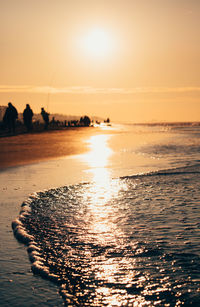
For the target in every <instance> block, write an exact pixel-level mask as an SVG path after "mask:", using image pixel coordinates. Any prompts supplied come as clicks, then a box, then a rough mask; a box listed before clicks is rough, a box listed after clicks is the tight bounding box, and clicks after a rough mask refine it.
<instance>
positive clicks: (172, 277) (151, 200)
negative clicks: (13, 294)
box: [12, 123, 200, 306]
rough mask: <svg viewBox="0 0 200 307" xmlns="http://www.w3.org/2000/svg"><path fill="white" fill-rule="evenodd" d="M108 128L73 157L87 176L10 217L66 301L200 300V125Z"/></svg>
mask: <svg viewBox="0 0 200 307" xmlns="http://www.w3.org/2000/svg"><path fill="white" fill-rule="evenodd" d="M101 129H102V130H101V133H99V134H97V135H95V136H92V137H91V138H90V139H88V140H87V145H88V152H87V153H85V154H83V155H79V156H76V157H74V159H76V161H79V165H81V167H80V169H81V171H82V172H83V173H85V174H86V175H88V176H89V177H88V178H89V180H86V181H85V182H83V181H81V180H80V182H79V180H78V179H77V182H76V183H73V184H68V185H66V184H63V186H59V187H55V188H51V189H49V190H43V191H40V192H37V193H35V194H33V195H31V196H30V197H29V198H28V199H27V200H25V201H24V202H23V203H22V206H21V208H20V213H19V216H18V217H16V219H15V220H14V221H13V223H12V227H13V232H14V235H15V237H16V238H17V239H18V240H19V241H21V242H23V243H24V244H25V245H26V246H27V250H28V256H29V259H30V268H31V270H32V274H34V275H36V276H39V278H44V279H47V280H50V281H51V282H52V283H54V284H56V285H57V287H58V290H59V294H58V297H59V299H60V297H61V298H62V301H63V305H65V306H182V305H185V306H200V125H199V124H187V123H185V124H180V123H175V124H167V123H165V124H143V125H133V124H125V125H112V126H102V128H101ZM67 175H69V174H67V171H66V176H67ZM80 177H81V175H80ZM45 306H46V305H45ZM49 306H51V304H50V303H49Z"/></svg>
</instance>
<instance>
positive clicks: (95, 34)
mask: <svg viewBox="0 0 200 307" xmlns="http://www.w3.org/2000/svg"><path fill="white" fill-rule="evenodd" d="M82 47H83V51H84V52H85V53H86V54H88V55H89V56H93V57H105V56H108V55H109V54H110V53H111V49H112V39H111V35H109V33H108V32H107V31H106V30H104V29H101V28H95V29H92V30H90V31H88V32H87V33H86V34H85V35H84V37H83V40H82Z"/></svg>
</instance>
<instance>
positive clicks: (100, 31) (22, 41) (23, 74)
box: [0, 0, 200, 122]
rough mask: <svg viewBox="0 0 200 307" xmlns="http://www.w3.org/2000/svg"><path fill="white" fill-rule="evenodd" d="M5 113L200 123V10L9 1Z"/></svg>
mask: <svg viewBox="0 0 200 307" xmlns="http://www.w3.org/2000/svg"><path fill="white" fill-rule="evenodd" d="M0 63H1V66H0V67H1V70H0V105H7V103H8V101H12V102H13V104H14V105H15V106H16V107H17V109H18V111H19V112H21V111H23V109H24V107H25V104H26V103H29V104H30V105H31V107H32V109H33V111H34V112H35V113H38V112H40V108H41V107H45V109H47V108H48V111H49V112H50V113H63V114H68V115H84V114H87V115H97V116H100V117H108V116H109V117H110V118H111V120H112V121H126V122H147V121H154V120H155V121H199V120H200V1H199V0H137V1H136V0H90V1H89V0H57V1H55V0H0Z"/></svg>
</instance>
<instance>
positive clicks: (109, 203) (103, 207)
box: [83, 135, 133, 306]
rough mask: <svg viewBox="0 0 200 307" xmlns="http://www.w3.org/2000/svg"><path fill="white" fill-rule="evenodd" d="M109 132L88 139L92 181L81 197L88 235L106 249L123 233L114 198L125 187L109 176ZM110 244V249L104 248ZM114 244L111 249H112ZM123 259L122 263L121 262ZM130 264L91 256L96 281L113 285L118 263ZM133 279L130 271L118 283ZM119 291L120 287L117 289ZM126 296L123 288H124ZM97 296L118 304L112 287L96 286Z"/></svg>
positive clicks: (118, 275) (118, 241)
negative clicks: (85, 209)
mask: <svg viewBox="0 0 200 307" xmlns="http://www.w3.org/2000/svg"><path fill="white" fill-rule="evenodd" d="M109 137H110V136H109V135H97V136H93V137H92V138H90V140H89V141H88V145H89V148H90V151H89V153H87V154H86V155H84V161H85V162H86V163H87V164H88V167H89V171H90V172H91V173H92V175H93V184H92V185H90V187H89V188H88V189H87V190H86V191H85V193H84V195H83V198H84V201H85V203H87V207H88V215H89V225H88V227H89V229H88V232H89V236H90V238H94V240H95V244H97V245H98V246H101V247H102V248H105V251H106V250H108V249H110V248H111V250H115V249H116V248H118V247H120V248H121V246H122V245H123V240H124V233H123V230H122V229H120V227H119V226H118V224H117V222H116V221H117V219H119V218H120V214H119V212H118V208H117V207H116V206H114V202H113V199H116V198H117V197H118V195H119V194H120V190H121V189H122V190H124V189H126V186H125V184H124V183H123V184H122V182H121V181H120V180H118V179H112V178H111V172H110V169H109V163H110V161H109V159H110V157H111V155H112V150H111V149H110V148H109V146H108V140H109ZM107 247H109V248H107ZM112 247H113V248H112ZM124 262H125V263H124ZM122 263H123V266H126V267H127V268H128V267H129V266H130V263H129V261H128V259H125V258H123V257H122V258H121V257H116V258H115V257H114V256H112V255H110V256H109V257H108V255H107V254H106V252H105V254H104V255H101V256H99V257H98V256H97V257H96V258H95V259H94V258H93V263H92V266H93V268H94V271H95V278H96V280H104V281H106V283H113V284H115V283H116V282H117V280H120V279H121V278H122V274H121V265H122ZM132 278H133V272H131V271H130V274H128V272H127V274H126V276H125V277H124V280H123V281H122V280H121V282H122V283H124V284H129V283H130V282H131V280H132ZM120 291H122V290H120ZM123 292H124V293H123V294H124V295H125V293H126V291H125V290H123ZM96 295H97V297H98V296H103V297H104V303H105V304H107V305H109V306H121V293H118V292H117V291H115V290H114V289H112V287H106V286H102V287H98V288H97V289H96Z"/></svg>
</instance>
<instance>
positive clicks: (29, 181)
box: [0, 127, 109, 307]
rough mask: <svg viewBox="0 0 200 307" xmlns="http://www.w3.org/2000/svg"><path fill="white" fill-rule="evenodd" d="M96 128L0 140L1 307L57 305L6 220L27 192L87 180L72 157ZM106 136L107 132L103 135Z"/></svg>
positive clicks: (55, 293)
mask: <svg viewBox="0 0 200 307" xmlns="http://www.w3.org/2000/svg"><path fill="white" fill-rule="evenodd" d="M99 133H102V130H101V129H99V128H90V127H89V128H74V129H66V130H63V131H60V130H59V131H49V132H43V133H35V134H22V135H17V136H11V137H3V138H1V139H0V148H1V150H0V170H1V171H0V210H1V211H0V212H1V214H0V263H1V265H0V293H1V306H3V307H8V306H13V307H14V306H20V307H25V306H38V305H42V306H63V301H62V299H61V297H60V296H59V294H58V287H57V286H56V285H54V284H53V283H51V282H49V281H47V280H43V279H41V278H40V277H38V276H35V275H33V273H32V271H31V269H30V262H29V259H28V255H27V252H26V247H25V246H24V245H23V244H21V243H19V242H18V241H17V240H16V239H15V237H14V236H13V231H12V228H11V223H12V221H13V220H14V219H15V218H16V217H17V216H18V215H19V211H20V207H21V204H22V202H23V201H24V200H26V199H27V198H28V196H29V195H30V194H31V193H34V192H36V191H39V190H44V189H49V188H53V187H56V186H62V185H65V184H74V183H77V182H81V181H87V180H91V174H89V173H87V172H85V169H84V168H85V166H84V165H82V164H81V163H80V161H79V160H78V159H77V158H74V157H76V155H78V154H80V153H83V152H86V151H87V150H88V145H87V143H86V142H85V141H86V140H88V139H89V138H90V137H91V136H93V135H96V134H99ZM103 133H104V134H105V133H109V132H108V131H107V132H106V131H104V132H103Z"/></svg>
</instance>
